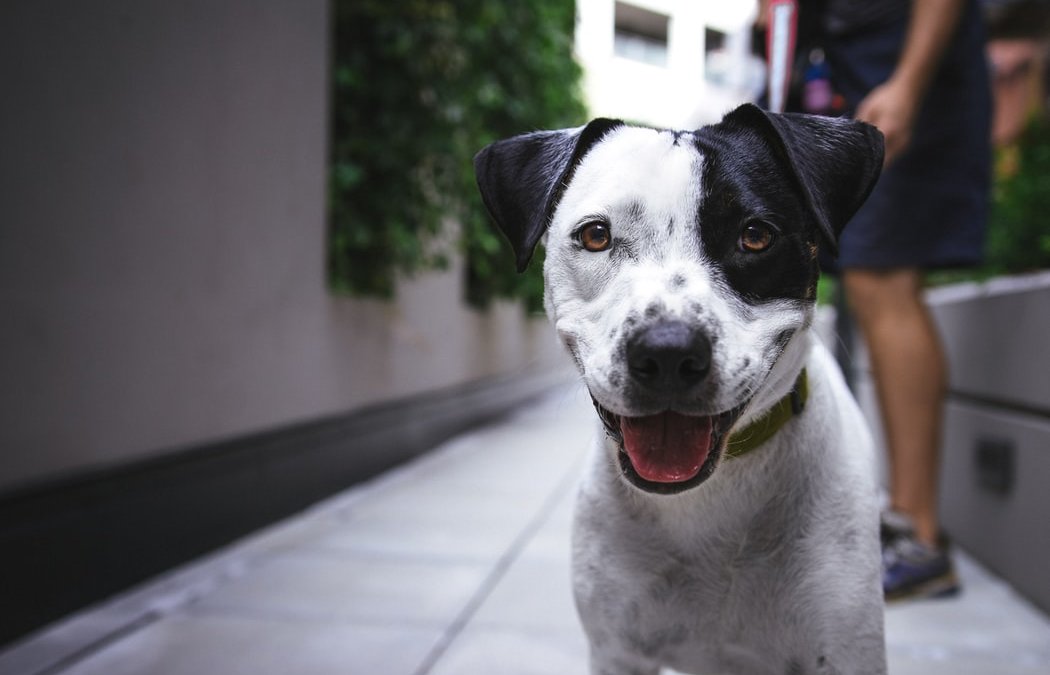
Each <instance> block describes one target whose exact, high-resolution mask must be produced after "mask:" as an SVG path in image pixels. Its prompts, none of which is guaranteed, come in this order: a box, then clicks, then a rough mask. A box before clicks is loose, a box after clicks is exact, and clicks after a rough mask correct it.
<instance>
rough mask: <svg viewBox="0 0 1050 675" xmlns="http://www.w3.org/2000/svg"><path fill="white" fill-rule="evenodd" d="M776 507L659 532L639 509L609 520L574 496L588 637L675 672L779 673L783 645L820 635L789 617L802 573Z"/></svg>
mask: <svg viewBox="0 0 1050 675" xmlns="http://www.w3.org/2000/svg"><path fill="white" fill-rule="evenodd" d="M621 506H622V505H621ZM784 506H785V505H784V504H771V505H770V508H769V509H763V510H760V511H759V512H757V513H755V514H752V515H750V516H749V517H747V518H742V519H740V520H739V521H737V522H727V521H726V518H725V514H724V513H723V514H721V517H722V520H723V522H722V523H721V524H719V526H718V527H714V526H711V527H706V526H704V525H703V524H702V521H703V518H702V517H701V518H698V520H700V521H701V524H695V523H694V524H693V525H691V526H689V527H679V528H674V527H673V526H672V527H671V528H668V527H666V525H667V523H666V522H661V520H660V518H659V517H654V515H653V514H652V513H647V512H646V511H644V510H637V511H631V510H630V509H626V510H622V511H620V513H621V514H622V517H618V518H613V519H610V518H609V513H610V510H609V508H608V505H607V504H606V505H605V506H602V505H600V504H598V503H588V500H587V499H586V498H584V499H581V502H580V506H579V509H580V510H579V512H578V527H577V535H578V536H577V542H576V545H575V550H576V559H575V562H574V564H575V566H576V579H575V583H576V592H577V601H578V604H579V607H580V611H581V614H582V615H583V616H584V623H585V625H587V626H588V629H589V632H591V633H592V634H593V635H595V636H598V637H602V636H605V637H607V638H608V639H609V641H610V642H612V643H617V644H620V645H622V646H623V647H624V648H625V649H626V650H627V651H628V652H630V653H633V654H639V655H643V656H644V657H646V658H648V659H652V660H654V661H657V662H660V663H664V664H666V665H668V666H671V667H673V668H675V669H676V670H679V671H681V672H747V673H764V672H767V671H768V672H775V673H777V674H778V675H782V673H783V672H785V670H784V668H785V664H786V663H788V662H789V661H790V660H791V659H792V658H793V657H794V653H793V650H794V647H792V646H793V645H800V644H812V643H813V640H812V638H813V636H814V635H816V634H820V633H823V632H824V631H825V628H826V627H822V626H821V625H820V624H821V617H820V616H818V615H816V614H810V615H802V614H801V613H799V608H800V607H803V606H805V605H807V604H808V603H806V602H805V598H804V597H797V593H799V592H804V590H803V589H804V588H805V586H806V584H799V583H798V582H799V579H801V578H805V577H807V576H808V575H809V572H810V571H809V570H807V565H806V564H805V563H804V561H802V560H800V559H799V558H798V556H797V551H796V550H795V549H794V548H793V547H792V546H791V543H792V542H794V541H797V539H798V536H799V529H798V528H799V527H800V526H801V525H800V524H799V523H797V522H795V523H792V522H790V521H791V520H792V518H787V517H785V516H784V514H786V513H788V512H790V511H791V510H790V509H787V508H784ZM589 509H593V510H591V511H589ZM709 515H711V516H713V515H714V514H709ZM729 521H735V519H733V518H730V519H729ZM625 541H629V542H633V545H632V546H631V547H626V548H625V547H624V546H623V545H622V544H623V542H625ZM781 647H783V649H781Z"/></svg>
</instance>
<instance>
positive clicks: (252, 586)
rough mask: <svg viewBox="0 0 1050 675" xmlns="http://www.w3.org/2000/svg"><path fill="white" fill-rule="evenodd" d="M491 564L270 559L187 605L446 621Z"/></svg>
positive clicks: (195, 609) (339, 557)
mask: <svg viewBox="0 0 1050 675" xmlns="http://www.w3.org/2000/svg"><path fill="white" fill-rule="evenodd" d="M489 569H490V568H489V566H487V565H482V564H476V563H447V562H441V561H434V560H417V559H409V558H392V557H387V556H373V557H369V556H363V555H356V554H345V555H343V554H325V553H317V552H303V551H296V552H292V553H287V554H282V555H278V556H274V557H272V558H271V559H268V560H266V561H264V562H262V563H261V564H260V565H258V566H257V567H256V568H254V569H252V570H249V571H248V572H246V573H245V574H244V575H243V576H241V577H240V578H237V579H234V580H232V581H230V582H229V583H227V584H225V585H223V586H220V587H218V588H216V589H215V590H214V591H213V592H212V593H211V594H209V595H207V596H206V597H204V598H202V599H200V600H199V601H197V602H195V603H194V604H192V605H190V606H189V608H188V611H190V612H192V613H206V614H213V613H215V612H216V611H222V612H224V613H237V614H240V615H246V616H254V617H259V618H266V617H271V618H283V619H287V620H292V619H296V618H298V619H306V620H361V621H375V622H380V623H384V624H386V623H389V622H397V621H402V622H406V623H411V624H413V625H415V624H423V625H446V624H448V623H451V622H452V621H453V620H454V619H455V618H456V617H457V616H458V615H459V614H460V612H461V611H462V610H463V608H464V607H465V606H466V605H467V604H468V602H469V601H470V599H471V598H472V597H473V596H474V594H475V592H476V591H477V589H478V588H479V587H480V586H481V585H482V583H483V582H484V580H485V579H486V577H487V576H488V574H489Z"/></svg>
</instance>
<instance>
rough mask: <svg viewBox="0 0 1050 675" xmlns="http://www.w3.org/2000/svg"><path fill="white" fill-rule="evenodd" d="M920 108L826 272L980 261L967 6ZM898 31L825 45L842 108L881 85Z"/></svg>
mask: <svg viewBox="0 0 1050 675" xmlns="http://www.w3.org/2000/svg"><path fill="white" fill-rule="evenodd" d="M968 5H969V8H968V10H967V13H966V15H964V16H963V17H962V19H961V22H960V26H959V30H958V31H957V33H956V36H955V38H954V41H953V43H952V45H951V46H950V47H949V50H948V52H947V54H946V55H945V58H944V61H943V63H942V65H941V68H940V70H939V71H938V74H937V76H936V78H935V81H934V83H933V84H932V85H931V88H930V90H929V92H928V93H927V96H926V98H925V99H924V102H923V106H922V109H921V112H920V114H919V118H918V120H917V122H916V126H915V129H914V130H913V132H912V141H911V145H910V146H909V147H908V148H907V149H906V150H905V152H904V153H903V154H902V155H901V156H899V157H898V158H897V159H896V161H895V162H894V163H893V164H891V165H890V166H889V168H887V169H886V170H885V171H884V172H883V174H882V177H881V178H880V179H879V182H878V184H877V185H876V187H875V190H874V191H873V192H872V194H871V197H870V198H869V199H868V201H867V202H866V203H865V204H864V206H863V207H861V210H860V211H859V212H858V213H857V215H856V216H854V217H853V220H851V221H850V223H849V224H848V225H847V226H846V229H845V231H844V232H843V233H842V238H841V240H840V252H839V257H838V260H837V261H833V262H832V261H829V263H830V264H829V265H827V266H828V267H830V268H832V270H834V269H835V268H839V269H845V268H869V269H889V268H900V267H918V268H922V269H938V268H947V267H960V266H966V265H973V264H976V263H979V262H980V261H981V257H982V253H983V248H984V230H985V222H986V220H987V216H988V199H989V181H990V177H991V149H990V138H989V137H990V134H991V110H992V104H991V92H990V85H989V80H988V68H987V63H986V60H985V52H984V31H983V25H982V23H981V17H980V14H979V12H978V10H977V7H976V3H973V2H971V3H968ZM905 30H906V25H905V24H904V23H901V24H898V25H894V26H889V27H887V28H884V29H880V30H879V31H877V32H870V33H864V34H863V35H854V36H848V37H844V38H837V39H834V40H829V41H828V42H827V44H826V47H825V49H826V52H827V56H828V61H829V63H830V64H831V68H832V79H833V83H834V85H835V87H836V89H837V90H838V91H839V93H841V94H842V95H843V96H844V97H845V98H846V101H847V103H848V105H849V106H850V108H851V109H853V108H855V107H856V105H857V104H858V103H859V102H860V101H861V100H862V99H863V98H864V96H865V95H866V94H867V93H868V92H869V91H871V90H872V89H873V88H874V87H875V86H877V85H879V84H881V83H882V82H885V81H886V80H887V79H888V78H889V76H890V74H891V73H892V72H893V69H894V67H895V66H896V64H897V59H898V57H899V56H900V51H901V46H902V44H903V41H904V34H905Z"/></svg>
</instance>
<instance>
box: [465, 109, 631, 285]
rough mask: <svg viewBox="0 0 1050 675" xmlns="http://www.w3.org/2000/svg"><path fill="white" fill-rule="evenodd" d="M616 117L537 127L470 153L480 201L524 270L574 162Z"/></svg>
mask: <svg viewBox="0 0 1050 675" xmlns="http://www.w3.org/2000/svg"><path fill="white" fill-rule="evenodd" d="M621 125H623V122H621V121H620V120H609V119H603V118H600V119H596V120H594V121H592V122H590V123H589V124H588V125H587V126H585V127H580V128H578V129H564V130H561V131H538V132H535V133H531V134H524V135H522V136H515V137H513V138H508V139H506V140H502V141H496V142H495V143H492V144H490V145H487V146H485V147H484V148H483V149H482V150H481V152H479V153H478V154H477V155H476V156H475V157H474V173H475V174H476V176H477V180H478V188H479V189H480V190H481V198H482V199H483V200H484V202H485V207H486V208H487V209H488V210H489V213H490V214H491V215H492V219H493V220H494V221H496V225H498V226H499V229H500V230H501V231H502V232H503V234H504V235H505V236H506V237H507V240H508V241H510V245H511V246H512V247H513V248H514V256H515V258H516V261H517V266H518V271H519V272H524V271H525V268H526V267H528V265H529V260H530V259H531V258H532V252H533V251H534V250H535V249H536V244H537V243H539V241H540V238H541V237H542V236H543V233H544V232H546V231H547V226H548V225H549V224H550V218H551V216H552V215H553V213H554V209H555V208H556V207H557V206H558V201H559V200H560V199H561V195H562V192H564V190H565V187H566V186H567V185H568V183H569V181H570V180H571V179H572V173H573V171H574V170H575V169H576V165H577V164H579V163H580V160H581V159H583V156H584V155H585V154H586V153H587V151H588V150H589V149H590V148H591V146H593V145H594V144H595V143H596V142H598V141H599V140H600V139H601V138H602V136H604V135H605V134H606V133H608V132H609V131H610V130H612V129H615V128H616V127H618V126H621Z"/></svg>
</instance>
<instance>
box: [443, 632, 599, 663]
mask: <svg viewBox="0 0 1050 675" xmlns="http://www.w3.org/2000/svg"><path fill="white" fill-rule="evenodd" d="M585 673H587V645H586V643H585V641H584V638H583V633H582V631H580V630H575V631H542V632H528V631H523V630H518V629H501V628H493V627H483V626H472V627H470V628H468V629H467V630H466V631H464V632H463V634H461V635H460V636H459V638H458V639H457V640H456V642H455V643H453V645H452V646H451V647H450V648H449V650H448V651H447V652H446V653H445V654H444V656H443V657H442V658H441V660H440V661H438V663H437V665H436V666H435V667H434V668H433V669H432V670H431V671H429V673H428V674H427V675H584V674H585Z"/></svg>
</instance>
